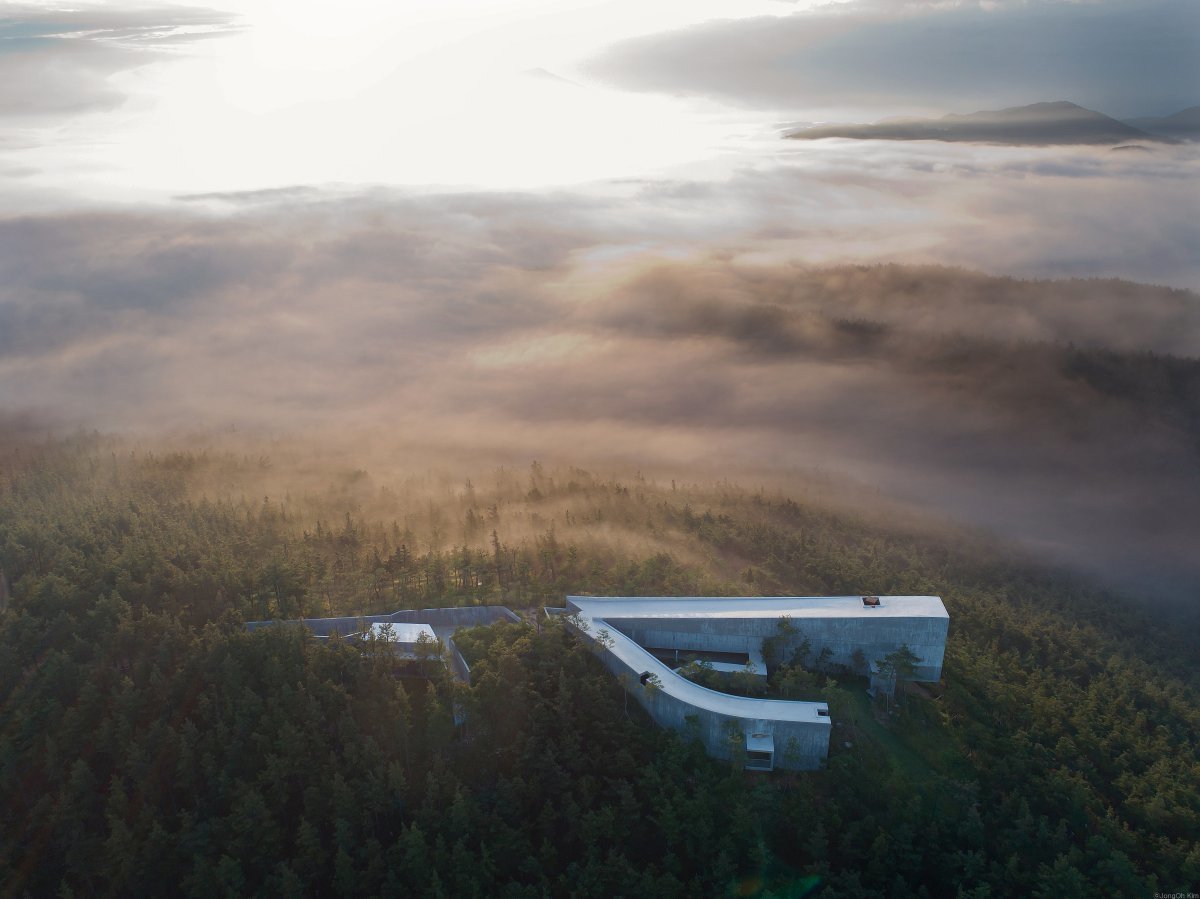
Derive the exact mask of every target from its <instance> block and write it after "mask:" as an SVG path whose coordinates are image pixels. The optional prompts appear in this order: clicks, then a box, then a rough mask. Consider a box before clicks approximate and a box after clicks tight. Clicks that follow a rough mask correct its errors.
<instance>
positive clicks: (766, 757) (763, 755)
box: [746, 749, 771, 762]
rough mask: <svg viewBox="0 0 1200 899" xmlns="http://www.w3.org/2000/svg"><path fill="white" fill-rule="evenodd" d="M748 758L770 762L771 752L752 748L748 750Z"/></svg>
mask: <svg viewBox="0 0 1200 899" xmlns="http://www.w3.org/2000/svg"><path fill="white" fill-rule="evenodd" d="M746 758H747V759H752V760H755V761H763V762H769V761H771V753H769V752H762V751H760V750H758V749H751V750H749V751H747V753H746Z"/></svg>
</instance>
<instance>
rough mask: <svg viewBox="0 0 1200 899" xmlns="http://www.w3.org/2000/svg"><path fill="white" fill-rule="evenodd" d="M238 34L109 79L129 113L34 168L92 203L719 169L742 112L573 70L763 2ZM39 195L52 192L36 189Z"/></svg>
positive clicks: (497, 4)
mask: <svg viewBox="0 0 1200 899" xmlns="http://www.w3.org/2000/svg"><path fill="white" fill-rule="evenodd" d="M224 7H225V8H226V9H231V11H232V12H234V13H236V14H237V17H238V18H237V19H236V20H235V23H234V25H235V29H236V30H231V31H230V32H229V33H227V34H223V35H221V36H219V37H216V38H209V39H206V40H203V41H195V42H192V43H188V44H184V45H183V46H182V47H180V48H179V49H175V50H173V51H172V52H171V53H169V54H156V55H150V54H147V57H146V61H145V64H143V65H139V66H136V67H132V68H129V69H126V70H125V71H121V72H117V73H114V74H112V75H111V76H109V83H110V84H111V85H112V86H113V87H114V88H116V89H117V90H118V91H119V92H120V93H121V94H122V95H124V97H125V99H124V101H123V102H122V103H121V104H119V105H118V106H116V107H115V108H109V109H104V110H99V111H96V112H92V113H89V114H86V115H83V116H79V117H77V118H75V119H74V120H72V121H70V122H68V123H66V124H64V125H61V126H58V127H56V128H54V129H53V131H52V132H50V133H46V132H43V133H42V134H41V135H40V137H41V139H40V140H38V141H37V142H36V143H37V146H36V147H31V148H30V155H31V156H32V155H33V154H35V153H36V156H37V165H38V167H39V168H41V169H42V170H43V172H44V174H45V176H46V181H53V182H54V184H55V185H57V186H58V187H59V188H60V189H64V188H65V189H67V190H69V191H70V192H71V193H73V194H76V195H79V194H84V195H87V196H90V197H92V198H93V199H96V200H109V201H113V200H129V199H153V198H154V197H156V196H167V195H172V194H180V193H203V192H213V191H242V190H256V189H264V188H272V187H281V186H287V185H292V184H330V183H343V184H362V183H380V184H389V185H406V186H431V185H438V186H443V187H456V186H463V187H485V188H500V189H508V188H530V187H544V186H551V185H559V184H571V183H579V182H586V181H590V180H595V179H605V178H621V177H638V176H644V175H648V174H655V173H660V172H662V171H663V170H665V169H669V168H671V167H673V166H679V165H686V164H688V163H692V162H695V161H697V160H702V159H705V158H711V157H714V156H719V155H720V154H721V151H722V150H721V148H722V145H723V143H724V142H726V141H727V140H729V138H730V136H731V134H735V133H739V132H744V131H745V130H746V127H745V124H744V120H743V121H742V122H739V117H740V115H741V114H739V113H738V112H736V111H734V110H732V109H731V108H729V107H724V106H721V105H718V104H715V103H706V102H703V101H698V100H695V99H691V100H686V99H681V98H678V97H672V96H662V95H653V94H646V93H633V92H628V91H623V90H618V89H616V88H613V87H610V86H608V85H606V84H604V83H602V82H600V81H599V80H597V79H595V78H588V77H587V76H585V75H583V74H581V73H580V72H579V71H578V67H579V65H580V64H581V63H582V62H585V61H586V60H587V59H588V58H589V57H591V56H592V55H594V54H595V53H597V52H599V51H600V50H602V49H603V48H604V47H605V46H606V45H608V44H610V43H612V42H614V41H618V40H620V39H623V38H627V37H630V36H635V35H639V34H644V33H649V32H654V31H662V30H666V29H671V28H678V27H682V26H686V25H689V24H691V23H695V22H701V21H705V20H709V19H713V18H715V17H726V18H734V17H745V16H753V15H759V16H761V15H769V14H780V13H781V12H785V11H790V10H791V7H785V8H782V7H781V6H780V4H778V3H776V2H766V0H736V2H730V0H703V2H695V0H689V2H677V3H653V4H645V3H641V2H629V0H609V2H594V0H593V2H587V0H556V2H553V3H549V2H539V0H436V2H434V0H416V2H414V0H406V2H402V3H391V2H376V0H349V2H345V0H342V2H336V3H334V2H324V0H320V2H318V0H289V2H276V0H262V2H256V0H247V2H241V3H234V4H229V3H227V4H224ZM34 180H35V181H36V180H37V179H34Z"/></svg>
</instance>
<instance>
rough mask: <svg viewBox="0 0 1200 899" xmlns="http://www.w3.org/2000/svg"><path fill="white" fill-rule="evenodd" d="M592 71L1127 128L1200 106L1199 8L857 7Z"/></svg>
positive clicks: (791, 105)
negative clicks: (1095, 114) (1034, 113)
mask: <svg viewBox="0 0 1200 899" xmlns="http://www.w3.org/2000/svg"><path fill="white" fill-rule="evenodd" d="M591 71H592V72H593V73H595V74H596V75H597V76H599V77H603V78H605V79H607V80H608V81H610V82H611V83H613V84H617V85H620V86H622V87H625V88H628V89H633V90H649V91H659V92H666V93H679V94H688V95H698V96H707V97H712V98H716V99H719V100H721V101H724V102H730V103H736V104H741V105H748V106H753V107H758V108H765V109H774V110H807V111H809V112H810V113H811V114H817V113H820V112H821V111H824V112H825V113H826V114H827V115H828V116H832V117H835V118H842V117H843V116H844V115H845V113H844V111H845V110H846V109H854V110H860V111H863V110H865V111H875V112H879V113H880V114H887V113H888V112H904V113H932V112H946V111H950V110H956V111H960V112H970V111H973V110H975V109H996V108H1001V107H1007V106H1018V105H1022V104H1026V103H1032V102H1035V101H1039V100H1070V101H1073V102H1075V103H1079V104H1081V105H1083V106H1086V107H1088V108H1090V109H1097V110H1099V111H1101V112H1104V113H1107V114H1109V115H1114V116H1117V117H1131V116H1139V115H1168V114H1171V113H1174V112H1177V111H1179V110H1181V109H1184V108H1186V107H1189V106H1194V105H1195V104H1196V102H1197V98H1198V96H1200V6H1197V4H1195V3H1193V2H1191V0H1149V2H1144V3H1126V2H1123V0H1097V2H1089V3H1076V2H1069V0H1041V2H1032V3H1006V2H1001V3H994V2H988V3H983V2H980V3H969V2H964V3H890V2H889V3H879V2H850V3H841V4H831V5H827V6H823V7H818V8H817V9H815V10H804V11H799V12H796V13H795V14H793V15H790V16H785V17H762V18H755V19H745V20H739V21H714V22H708V23H704V24H701V25H696V26H693V27H691V28H686V29H681V30H678V31H673V32H665V33H660V34H655V35H649V36H646V37H642V38H636V39H633V40H629V41H625V42H622V43H620V44H617V45H615V46H613V47H612V48H610V49H609V50H608V51H607V52H605V53H604V54H602V55H600V56H599V57H598V58H596V59H595V60H594V61H593V63H592V65H591Z"/></svg>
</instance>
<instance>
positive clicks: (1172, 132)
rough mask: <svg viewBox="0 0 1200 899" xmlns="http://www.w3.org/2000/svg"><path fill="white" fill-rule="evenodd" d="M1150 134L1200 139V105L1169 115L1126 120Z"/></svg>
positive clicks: (1127, 123)
mask: <svg viewBox="0 0 1200 899" xmlns="http://www.w3.org/2000/svg"><path fill="white" fill-rule="evenodd" d="M1125 124H1126V125H1130V126H1132V127H1134V128H1140V129H1141V130H1142V131H1145V132H1146V133H1148V134H1154V135H1160V136H1163V137H1173V138H1176V139H1177V140H1187V141H1193V140H1200V106H1192V107H1190V108H1188V109H1183V110H1180V111H1179V112H1177V113H1175V114H1174V115H1169V116H1146V117H1144V118H1140V119H1129V120H1128V121H1126V122H1125Z"/></svg>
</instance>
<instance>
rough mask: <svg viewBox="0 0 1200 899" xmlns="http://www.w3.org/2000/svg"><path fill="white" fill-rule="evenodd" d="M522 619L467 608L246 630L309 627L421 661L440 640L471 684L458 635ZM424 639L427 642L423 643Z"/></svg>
mask: <svg viewBox="0 0 1200 899" xmlns="http://www.w3.org/2000/svg"><path fill="white" fill-rule="evenodd" d="M520 620H521V619H520V618H519V617H518V616H517V615H516V613H514V612H513V611H512V610H510V609H507V608H505V607H504V606H463V607H460V608H450V609H402V610H401V611H399V612H389V613H387V614H384V615H352V616H346V617H342V618H300V619H298V620H293V621H278V620H277V621H248V622H246V630H248V631H256V630H258V629H260V628H264V627H278V626H282V625H291V626H297V627H306V628H308V629H309V630H310V631H312V633H313V636H315V637H316V638H317V639H318V640H328V639H329V638H330V637H332V636H334V635H335V634H336V635H338V636H341V637H345V638H347V639H362V638H363V637H366V636H368V635H371V634H373V635H374V636H375V638H376V639H388V640H389V642H392V643H395V644H396V646H395V648H396V651H397V655H398V656H399V657H400V658H402V659H419V658H422V657H423V654H424V653H425V651H426V650H425V648H424V646H422V645H421V643H422V642H426V643H427V642H428V641H429V640H430V639H434V640H440V641H441V642H442V645H443V646H444V647H445V649H446V664H447V665H448V666H449V668H450V671H451V673H452V674H453V675H454V677H456V678H457V679H458V680H460V681H462V682H463V683H470V682H471V668H470V666H469V665H468V664H467V660H466V659H464V658H463V656H462V653H461V652H459V651H458V647H457V646H455V645H454V632H455V631H456V630H458V629H459V628H460V627H477V626H479V625H487V624H495V623H496V622H498V621H510V622H514V623H519V622H520ZM422 635H424V641H422Z"/></svg>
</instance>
